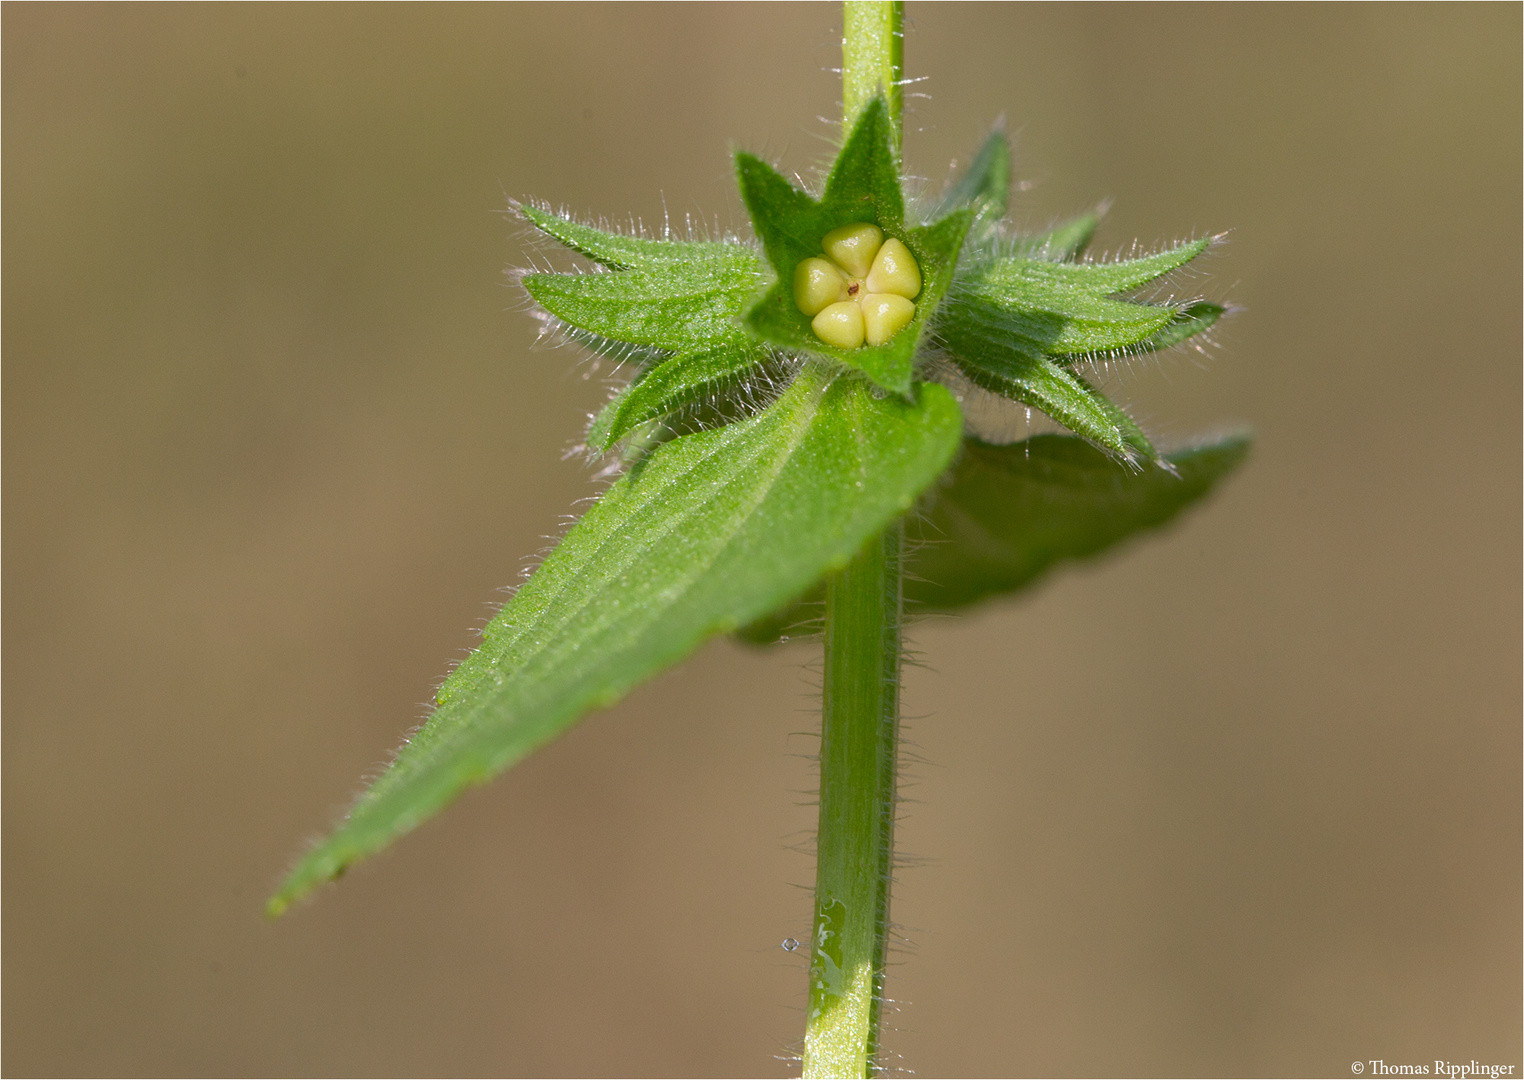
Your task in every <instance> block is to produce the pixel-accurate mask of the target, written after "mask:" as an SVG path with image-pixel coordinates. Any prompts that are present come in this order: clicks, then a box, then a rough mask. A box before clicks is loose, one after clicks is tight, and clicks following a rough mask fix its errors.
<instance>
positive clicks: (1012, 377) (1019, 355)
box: [938, 305, 1153, 462]
mask: <svg viewBox="0 0 1524 1080" xmlns="http://www.w3.org/2000/svg"><path fill="white" fill-rule="evenodd" d="M951 306H952V305H949V307H951ZM938 336H939V338H940V340H941V343H942V345H943V347H944V348H945V349H946V351H947V352H948V354H949V355H950V356H951V357H952V358H953V360H954V361H955V362H956V363H957V365H958V368H959V370H961V371H962V372H963V374H964V375H966V376H968V378H969V380H970V381H972V382H973V383H974V384H975V385H976V386H979V387H982V388H983V389H985V390H988V391H990V392H991V393H995V394H1000V395H1001V396H1002V397H1007V398H1010V399H1012V400H1013V401H1019V402H1021V403H1022V404H1025V405H1030V406H1032V407H1033V408H1034V409H1041V410H1042V411H1043V412H1044V413H1046V414H1047V415H1048V416H1050V417H1052V418H1053V419H1054V420H1055V421H1057V422H1058V423H1060V424H1062V425H1064V427H1066V428H1068V429H1069V430H1070V431H1073V432H1074V433H1075V434H1077V435H1081V436H1083V437H1085V438H1086V439H1089V440H1090V441H1091V442H1093V443H1095V444H1096V445H1097V446H1100V447H1103V448H1105V449H1106V450H1109V451H1111V452H1112V453H1113V454H1116V455H1118V456H1119V457H1121V458H1122V459H1123V460H1124V461H1128V462H1131V461H1134V460H1135V459H1136V458H1138V457H1139V456H1140V455H1141V456H1142V457H1144V458H1151V457H1153V447H1152V446H1150V445H1149V442H1148V440H1147V438H1145V437H1144V436H1143V433H1142V431H1140V430H1139V429H1138V426H1137V425H1136V424H1134V423H1133V422H1132V420H1131V419H1130V418H1128V417H1127V415H1126V414H1125V413H1124V412H1122V410H1121V409H1119V408H1117V406H1115V405H1113V404H1112V403H1111V402H1110V401H1107V400H1106V398H1105V397H1104V396H1103V395H1102V394H1100V393H1099V392H1098V391H1096V390H1095V389H1094V388H1093V387H1092V386H1090V384H1089V383H1087V382H1086V381H1085V380H1084V379H1082V378H1081V377H1080V376H1078V375H1076V374H1075V373H1074V372H1072V371H1070V370H1069V369H1068V368H1065V367H1063V366H1061V365H1059V364H1057V363H1055V362H1054V361H1053V360H1052V359H1050V358H1049V357H1046V356H1043V355H1042V353H1041V352H1040V351H1039V350H1037V349H1035V348H1032V347H1031V346H1030V345H1027V344H1026V343H1025V342H1023V341H1022V340H1021V339H1020V338H1017V337H1015V336H1014V335H1006V334H1003V333H1002V332H1001V329H1000V327H999V326H998V325H996V326H988V325H985V324H981V323H977V322H974V321H972V320H956V321H955V320H952V319H949V320H948V321H946V322H945V323H943V324H942V325H941V326H939V327H938Z"/></svg>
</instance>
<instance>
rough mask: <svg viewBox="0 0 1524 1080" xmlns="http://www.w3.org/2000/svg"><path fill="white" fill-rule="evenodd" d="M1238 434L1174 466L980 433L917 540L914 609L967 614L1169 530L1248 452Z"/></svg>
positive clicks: (1069, 444)
mask: <svg viewBox="0 0 1524 1080" xmlns="http://www.w3.org/2000/svg"><path fill="white" fill-rule="evenodd" d="M1248 452H1249V438H1248V436H1247V435H1244V434H1236V435H1230V436H1227V437H1226V438H1221V439H1217V440H1215V441H1212V442H1204V443H1200V444H1197V445H1195V446H1192V447H1188V448H1186V449H1182V450H1177V451H1174V452H1172V453H1169V454H1166V455H1164V459H1163V460H1164V461H1165V462H1167V463H1168V465H1169V466H1170V467H1171V469H1172V470H1173V471H1171V469H1166V468H1163V467H1161V466H1160V465H1153V466H1150V467H1148V468H1146V469H1144V470H1143V471H1142V472H1133V471H1130V470H1128V469H1125V468H1122V467H1121V466H1119V465H1118V464H1117V463H1116V462H1115V461H1112V460H1111V459H1110V458H1108V457H1107V456H1106V455H1105V454H1103V453H1101V452H1100V451H1098V450H1096V449H1095V448H1094V447H1092V446H1089V445H1087V444H1086V443H1085V442H1083V441H1082V440H1080V439H1076V438H1073V437H1072V436H1067V435H1037V436H1034V437H1033V438H1030V439H1026V440H1024V441H1022V442H1018V443H1013V444H1011V445H1009V446H990V445H988V444H986V443H980V442H977V441H974V440H968V441H967V443H966V448H965V452H964V454H963V456H962V457H961V458H959V460H958V462H957V464H956V465H955V466H954V467H953V470H952V473H951V479H950V482H948V483H947V484H945V485H943V486H941V487H940V488H938V490H937V498H936V502H935V503H934V504H933V505H932V508H931V510H930V512H929V513H928V514H927V515H926V516H925V517H924V518H922V519H920V520H919V521H915V520H912V521H911V522H909V523H907V537H914V538H917V539H922V540H924V541H925V546H923V547H921V548H920V549H919V550H918V551H917V552H916V553H915V556H914V559H913V560H912V561H911V562H910V564H909V568H910V569H911V570H912V571H913V572H914V574H915V576H916V579H914V580H913V579H909V578H907V580H906V583H905V597H906V603H907V605H912V604H913V605H914V606H915V607H916V608H917V609H919V610H922V611H957V610H961V609H963V608H966V607H968V606H969V605H971V604H974V603H978V602H980V601H982V600H986V599H989V598H991V597H994V596H1002V595H1006V594H1009V593H1012V592H1016V591H1018V590H1020V589H1024V588H1027V587H1028V586H1030V585H1032V584H1034V583H1035V582H1036V581H1037V580H1038V579H1039V578H1041V577H1042V575H1043V574H1045V573H1046V572H1047V571H1048V570H1050V569H1052V568H1053V566H1054V565H1056V564H1057V563H1059V562H1062V561H1064V560H1069V559H1085V558H1091V557H1094V556H1096V555H1098V554H1100V553H1101V552H1103V551H1106V550H1108V549H1110V548H1112V547H1114V546H1115V545H1116V544H1118V543H1120V542H1121V541H1123V540H1125V539H1127V538H1128V537H1130V536H1133V535H1135V534H1137V533H1140V532H1143V531H1146V530H1148V529H1154V528H1158V527H1159V526H1161V525H1163V524H1165V523H1167V522H1169V521H1170V520H1172V519H1173V518H1174V517H1176V516H1177V515H1178V514H1179V513H1180V512H1181V511H1182V510H1184V509H1185V508H1186V507H1188V506H1190V505H1191V504H1192V503H1195V502H1197V501H1199V500H1200V499H1202V498H1203V497H1204V496H1206V495H1207V493H1208V492H1210V491H1211V490H1212V488H1213V487H1214V486H1215V485H1216V484H1217V483H1218V481H1220V480H1222V479H1223V477H1225V476H1227V475H1228V474H1229V473H1231V472H1232V471H1233V470H1234V469H1236V468H1237V467H1238V466H1239V465H1240V464H1242V463H1243V461H1244V459H1245V458H1246V457H1247V456H1248Z"/></svg>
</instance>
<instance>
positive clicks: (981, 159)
mask: <svg viewBox="0 0 1524 1080" xmlns="http://www.w3.org/2000/svg"><path fill="white" fill-rule="evenodd" d="M1010 191H1011V147H1010V143H1008V142H1007V141H1006V137H1005V132H1004V131H1002V130H1000V129H999V128H996V129H995V130H994V131H992V132H990V133H989V137H988V138H986V139H985V140H984V145H983V146H981V147H979V152H978V153H977V154H975V155H974V160H973V161H972V162H971V163H970V164H969V166H968V168H967V169H966V170H964V172H963V174H962V175H961V176H959V177H958V179H957V181H956V182H955V183H954V184H953V185H952V186H951V187H950V188H948V190H947V194H946V195H944V196H943V198H942V203H941V206H940V207H939V210H938V214H939V216H940V215H941V214H948V213H951V212H952V211H954V210H961V209H962V208H963V207H965V206H971V207H973V208H974V210H975V213H976V215H977V219H978V220H979V221H991V222H993V221H999V220H1000V219H1001V218H1003V217H1005V210H1006V200H1007V198H1008V197H1009V196H1010Z"/></svg>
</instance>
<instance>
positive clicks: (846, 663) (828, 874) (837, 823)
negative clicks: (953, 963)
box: [804, 0, 905, 1078]
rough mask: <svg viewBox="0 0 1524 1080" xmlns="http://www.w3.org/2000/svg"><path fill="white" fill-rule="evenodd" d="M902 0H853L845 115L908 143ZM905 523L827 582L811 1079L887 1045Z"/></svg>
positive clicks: (850, 1073)
mask: <svg viewBox="0 0 1524 1080" xmlns="http://www.w3.org/2000/svg"><path fill="white" fill-rule="evenodd" d="M904 16H905V7H904V4H903V3H902V2H901V0H891V2H882V0H876V2H865V0H847V3H845V4H844V5H843V16H842V23H843V30H844V33H843V35H842V49H841V52H842V73H841V83H842V114H843V122H844V124H845V125H846V129H848V130H850V128H851V125H852V123H853V121H854V120H855V119H856V118H857V114H858V113H859V112H860V111H861V110H862V109H863V107H864V106H865V105H867V103H868V102H869V101H871V100H872V99H873V97H874V95H875V94H879V93H883V94H884V95H885V96H886V97H887V99H888V101H889V116H890V120H891V123H892V125H893V131H894V144H895V149H896V151H898V149H899V145H900V131H901V119H900V113H901V110H900V102H901V98H900V87H899V83H900V79H901V77H902V70H903V55H904V52H903V50H904V45H903V37H902V30H903V27H904ZM902 540H903V529H902V526H901V524H900V522H898V521H896V522H894V523H893V524H892V525H890V526H889V527H888V528H887V529H885V530H884V531H883V532H882V533H880V534H879V535H878V536H875V537H874V538H873V539H872V540H870V541H869V542H868V543H867V545H866V546H864V548H863V549H862V551H860V552H859V553H858V554H857V556H856V557H855V558H854V559H853V560H852V562H851V563H849V564H848V565H847V567H846V568H845V569H843V570H841V571H839V572H837V573H835V574H833V575H831V577H830V578H829V579H828V581H827V582H826V619H825V688H824V689H825V693H824V703H823V704H824V709H823V714H824V715H823V717H822V721H821V732H820V822H819V826H818V832H817V838H818V839H817V844H816V852H817V854H816V863H815V927H814V934H813V937H812V939H811V941H812V951H811V956H810V999H809V1007H808V1011H807V1014H806V1022H805V1033H804V1075H805V1076H806V1077H833V1078H835V1077H866V1076H870V1075H872V1073H873V1070H874V1067H875V1061H874V1058H875V1056H876V1055H877V1053H878V1026H879V1010H880V1006H881V1004H882V1002H883V997H884V993H883V992H884V947H885V943H886V939H887V937H888V932H889V879H890V875H891V873H892V872H893V869H894V814H895V776H896V771H897V769H898V764H899V762H898V753H899V726H900V617H901V609H902V592H903V585H902V575H901V567H900V548H901V545H902Z"/></svg>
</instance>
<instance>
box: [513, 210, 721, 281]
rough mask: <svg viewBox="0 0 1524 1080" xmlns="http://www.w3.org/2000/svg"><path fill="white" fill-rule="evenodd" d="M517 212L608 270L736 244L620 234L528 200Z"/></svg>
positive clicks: (644, 266) (683, 258) (646, 266)
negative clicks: (531, 203) (575, 219)
mask: <svg viewBox="0 0 1524 1080" xmlns="http://www.w3.org/2000/svg"><path fill="white" fill-rule="evenodd" d="M518 212H519V213H520V214H521V215H522V216H523V217H524V218H525V219H527V220H528V221H529V222H530V223H531V224H532V225H534V227H535V228H537V229H539V230H540V231H541V232H543V233H544V234H545V235H546V236H549V237H551V238H552V239H555V240H558V241H560V242H561V243H562V244H564V245H566V246H567V247H569V248H571V249H572V250H573V251H575V252H577V253H578V254H580V255H586V256H587V257H588V258H589V259H592V260H593V261H594V262H597V263H601V264H602V265H604V266H606V267H608V268H609V269H610V270H650V269H654V268H657V267H661V266H665V265H668V264H670V263H674V262H676V263H684V262H690V261H693V260H694V258H695V257H697V258H698V259H699V260H700V261H702V259H703V257H704V254H705V252H706V251H708V250H709V249H714V248H732V247H736V246H738V245H735V244H726V243H714V242H710V241H705V242H690V241H676V240H649V239H647V238H645V237H641V236H623V235H620V234H619V233H610V232H604V231H603V230H602V229H595V228H593V227H592V226H591V225H583V224H582V223H580V222H577V221H573V220H572V219H571V218H568V217H563V216H562V215H560V214H554V213H551V212H550V211H548V210H542V209H541V208H539V207H537V206H531V205H529V204H527V203H526V204H522V205H520V206H519V207H518ZM695 253H697V255H695Z"/></svg>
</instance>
